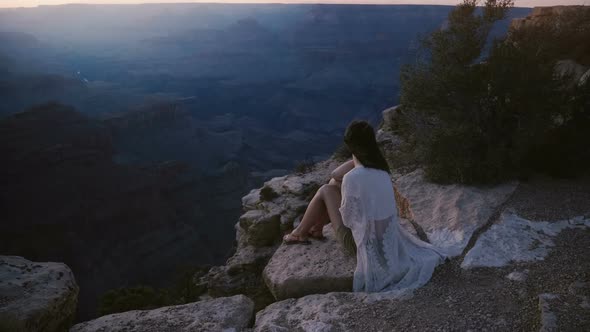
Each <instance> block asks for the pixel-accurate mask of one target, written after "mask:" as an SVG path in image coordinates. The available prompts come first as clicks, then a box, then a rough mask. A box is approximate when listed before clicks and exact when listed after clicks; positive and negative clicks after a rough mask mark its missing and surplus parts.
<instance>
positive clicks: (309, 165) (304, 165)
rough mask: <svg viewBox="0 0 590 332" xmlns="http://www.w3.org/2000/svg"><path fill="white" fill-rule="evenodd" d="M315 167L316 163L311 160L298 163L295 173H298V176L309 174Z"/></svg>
mask: <svg viewBox="0 0 590 332" xmlns="http://www.w3.org/2000/svg"><path fill="white" fill-rule="evenodd" d="M314 165H315V163H314V162H313V161H311V160H304V161H301V162H298V163H297V165H295V173H297V174H305V173H309V172H311V171H312V170H313V166H314Z"/></svg>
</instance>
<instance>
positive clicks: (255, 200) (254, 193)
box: [242, 188, 260, 210]
mask: <svg viewBox="0 0 590 332" xmlns="http://www.w3.org/2000/svg"><path fill="white" fill-rule="evenodd" d="M259 203H260V189H259V188H258V189H252V190H250V192H249V193H248V194H247V195H246V196H244V197H242V207H243V208H244V210H253V209H256V208H257V207H258V204H259Z"/></svg>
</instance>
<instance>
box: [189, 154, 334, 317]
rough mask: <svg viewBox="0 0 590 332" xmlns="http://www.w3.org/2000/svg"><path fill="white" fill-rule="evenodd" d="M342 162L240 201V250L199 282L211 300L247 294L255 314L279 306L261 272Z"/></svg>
mask: <svg viewBox="0 0 590 332" xmlns="http://www.w3.org/2000/svg"><path fill="white" fill-rule="evenodd" d="M338 165H339V162H338V161H335V160H332V159H330V160H327V161H324V162H320V163H318V164H316V165H315V166H314V167H312V168H311V169H310V170H309V171H308V172H306V173H300V174H291V175H286V176H281V177H276V178H273V179H271V180H269V181H267V182H265V183H264V185H263V186H262V187H261V188H259V189H254V190H251V191H250V192H249V193H248V194H247V195H246V196H244V197H243V198H242V206H243V209H244V211H245V213H244V214H243V215H242V216H241V217H240V220H239V222H238V223H236V225H235V229H236V241H237V248H236V251H235V254H234V255H233V256H231V257H230V258H229V259H228V260H227V262H226V264H225V265H222V266H216V267H213V268H212V269H211V270H210V271H209V273H208V274H207V275H206V276H204V277H202V278H199V280H197V281H196V282H197V283H198V284H200V285H204V286H206V287H207V289H208V291H207V293H208V294H209V295H210V296H213V297H217V296H231V295H235V294H244V295H246V296H248V297H250V298H251V299H253V300H254V302H255V307H256V310H259V309H262V308H264V307H265V306H266V305H268V304H270V303H272V302H274V301H275V298H274V297H273V296H272V295H271V293H270V292H269V289H268V287H267V286H266V284H265V282H264V280H263V278H262V270H263V269H264V267H265V266H266V264H267V263H268V261H269V260H270V258H271V257H272V255H273V253H274V252H275V250H277V248H278V246H279V243H280V241H281V235H282V234H283V233H284V232H286V231H288V230H290V229H291V228H293V222H294V221H295V220H296V218H297V217H300V216H301V215H302V214H303V213H304V212H305V208H306V206H307V203H308V201H309V200H310V199H311V196H312V195H313V194H314V193H315V191H316V190H317V189H318V188H319V187H320V186H321V185H322V184H324V183H327V182H328V180H329V179H330V172H331V171H332V170H334V168H336V167H337V166H338Z"/></svg>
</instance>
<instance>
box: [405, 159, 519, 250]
mask: <svg viewBox="0 0 590 332" xmlns="http://www.w3.org/2000/svg"><path fill="white" fill-rule="evenodd" d="M516 186H517V183H507V184H502V185H499V186H495V187H472V186H463V185H439V184H434V183H430V182H428V181H426V179H425V178H424V172H423V171H422V170H420V169H418V170H416V171H414V172H412V173H409V174H407V175H404V176H402V177H400V178H398V179H397V180H396V181H395V187H396V189H397V192H398V195H396V196H397V197H396V199H397V200H398V205H399V207H400V215H401V216H403V217H406V218H408V219H412V220H413V221H414V222H415V223H416V224H418V225H419V226H420V227H421V228H422V230H423V231H424V232H425V233H426V236H427V237H428V240H429V241H430V243H432V244H433V245H434V246H436V247H439V248H441V249H443V250H446V251H447V252H448V254H449V255H450V256H451V257H454V256H458V255H460V254H461V253H462V252H463V250H464V249H465V247H466V246H467V244H468V243H469V240H470V239H471V236H472V235H473V233H474V232H475V231H476V230H477V229H479V228H481V227H482V226H483V225H485V223H486V222H487V221H488V220H489V218H490V217H491V216H492V215H493V213H494V212H495V211H496V209H497V208H498V207H499V206H500V205H502V204H503V203H504V202H505V201H506V200H507V199H508V197H510V195H511V194H512V192H514V190H515V189H516ZM400 200H401V201H402V202H400ZM403 205H407V207H405V209H406V210H408V209H409V211H404V206H403Z"/></svg>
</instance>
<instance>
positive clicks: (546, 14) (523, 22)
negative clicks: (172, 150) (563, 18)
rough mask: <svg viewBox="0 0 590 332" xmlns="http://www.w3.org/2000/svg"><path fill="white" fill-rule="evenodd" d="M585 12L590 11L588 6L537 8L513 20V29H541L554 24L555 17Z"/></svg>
mask: <svg viewBox="0 0 590 332" xmlns="http://www.w3.org/2000/svg"><path fill="white" fill-rule="evenodd" d="M584 10H590V7H588V6H551V7H535V8H533V11H532V12H531V13H530V14H529V15H528V16H527V17H523V18H516V19H513V20H512V22H511V28H512V29H523V28H525V27H539V26H543V25H547V24H549V23H552V22H554V19H555V17H557V16H559V15H564V14H571V13H576V12H580V11H584Z"/></svg>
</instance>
